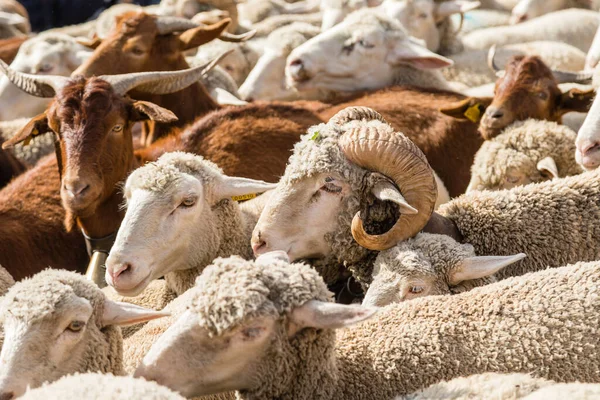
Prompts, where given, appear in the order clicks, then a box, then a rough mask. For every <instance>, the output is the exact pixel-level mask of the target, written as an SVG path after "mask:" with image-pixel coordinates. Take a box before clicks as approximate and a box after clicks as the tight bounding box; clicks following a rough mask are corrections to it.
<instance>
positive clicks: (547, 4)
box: [510, 0, 600, 24]
mask: <svg viewBox="0 0 600 400" xmlns="http://www.w3.org/2000/svg"><path fill="white" fill-rule="evenodd" d="M567 8H585V9H588V10H598V8H600V1H598V0H521V1H519V3H518V4H517V5H516V6H514V8H513V9H512V14H511V18H510V23H511V24H518V23H521V22H523V21H527V20H530V19H533V18H536V17H539V16H541V15H544V14H548V13H551V12H554V11H559V10H564V9H567Z"/></svg>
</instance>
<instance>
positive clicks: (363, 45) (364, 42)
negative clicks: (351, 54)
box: [358, 40, 375, 49]
mask: <svg viewBox="0 0 600 400" xmlns="http://www.w3.org/2000/svg"><path fill="white" fill-rule="evenodd" d="M358 44H359V45H361V46H362V47H364V48H365V49H372V48H373V47H375V45H373V44H371V43H369V42H367V41H366V40H359V42H358Z"/></svg>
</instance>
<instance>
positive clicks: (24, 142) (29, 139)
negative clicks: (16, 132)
mask: <svg viewBox="0 0 600 400" xmlns="http://www.w3.org/2000/svg"><path fill="white" fill-rule="evenodd" d="M29 143H31V136H27V139H25V140H24V141H23V147H25V146H29Z"/></svg>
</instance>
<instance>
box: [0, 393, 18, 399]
mask: <svg viewBox="0 0 600 400" xmlns="http://www.w3.org/2000/svg"><path fill="white" fill-rule="evenodd" d="M14 398H15V394H14V393H13V392H4V393H0V400H12V399H14Z"/></svg>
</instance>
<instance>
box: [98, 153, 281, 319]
mask: <svg viewBox="0 0 600 400" xmlns="http://www.w3.org/2000/svg"><path fill="white" fill-rule="evenodd" d="M274 187H275V185H274V184H269V183H266V182H263V181H255V180H251V179H246V178H234V177H228V176H226V175H224V174H223V171H222V170H221V169H219V168H218V167H217V166H216V165H215V164H214V163H212V162H210V161H208V160H205V159H204V158H203V157H201V156H197V155H193V154H189V153H183V152H173V153H166V154H164V155H163V156H161V157H160V158H159V159H158V160H157V161H156V162H154V163H150V164H146V165H145V166H143V167H141V168H138V169H137V170H135V171H133V173H132V174H131V175H130V176H129V177H128V178H127V182H126V184H125V190H124V193H125V200H126V202H127V212H126V213H125V218H124V219H123V223H122V224H121V227H120V228H119V232H118V234H117V238H116V240H115V244H114V245H113V248H112V250H111V252H110V255H109V257H108V259H107V260H106V281H107V283H108V284H109V285H110V286H112V287H113V288H114V289H115V290H116V291H117V292H118V293H119V294H121V295H125V296H137V295H138V294H140V293H141V292H142V291H143V290H144V289H145V288H146V286H147V285H148V284H149V283H150V282H151V281H152V280H154V279H157V278H159V277H161V276H164V277H165V280H166V285H167V288H168V289H170V290H171V291H172V292H175V293H176V294H177V295H181V294H182V293H183V292H185V291H186V290H188V289H189V288H190V287H192V286H193V285H194V280H195V278H196V276H198V275H199V274H200V273H201V272H202V270H203V269H204V267H206V265H208V264H209V263H210V262H211V261H212V260H213V259H214V258H216V257H219V256H228V255H233V254H235V255H240V256H243V257H246V258H250V257H252V248H251V247H250V240H249V239H250V236H251V233H252V229H253V228H254V225H255V224H256V221H257V218H258V214H260V210H258V212H256V210H255V209H254V208H253V207H252V204H253V203H252V202H250V203H249V204H250V205H246V203H243V204H241V205H238V203H237V202H236V200H235V199H238V198H240V197H245V196H248V195H255V194H256V193H262V192H264V191H266V190H269V189H272V188H274ZM175 203H176V204H175ZM246 207H250V212H246ZM150 216H152V217H150ZM164 218H169V219H170V221H172V222H169V223H167V224H165V223H163V222H161V221H164ZM151 243H152V244H151ZM153 308H155V307H153Z"/></svg>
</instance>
